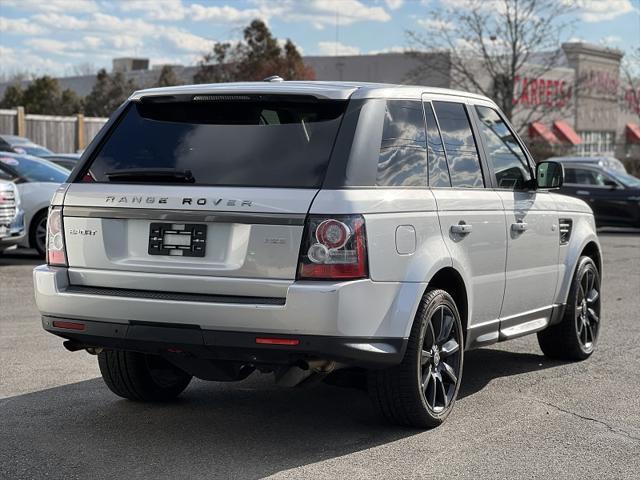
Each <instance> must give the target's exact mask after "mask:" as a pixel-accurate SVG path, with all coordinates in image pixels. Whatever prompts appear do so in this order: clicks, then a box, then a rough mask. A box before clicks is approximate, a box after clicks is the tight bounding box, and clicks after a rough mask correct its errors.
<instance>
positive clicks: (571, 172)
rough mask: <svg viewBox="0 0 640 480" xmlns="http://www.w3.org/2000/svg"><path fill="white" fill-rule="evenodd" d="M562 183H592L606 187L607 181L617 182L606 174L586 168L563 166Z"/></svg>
mask: <svg viewBox="0 0 640 480" xmlns="http://www.w3.org/2000/svg"><path fill="white" fill-rule="evenodd" d="M564 175H565V178H564V183H573V184H576V185H593V186H596V187H606V186H608V184H609V183H611V182H613V183H617V182H616V181H615V180H614V179H613V178H611V177H609V176H608V175H606V174H604V173H602V172H598V171H596V170H591V169H587V168H575V167H568V168H567V167H565V174H564Z"/></svg>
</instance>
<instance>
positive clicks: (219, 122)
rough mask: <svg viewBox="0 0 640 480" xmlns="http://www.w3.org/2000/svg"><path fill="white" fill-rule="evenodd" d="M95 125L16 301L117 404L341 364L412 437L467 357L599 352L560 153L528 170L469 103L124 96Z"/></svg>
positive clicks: (316, 90)
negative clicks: (489, 351) (193, 386)
mask: <svg viewBox="0 0 640 480" xmlns="http://www.w3.org/2000/svg"><path fill="white" fill-rule="evenodd" d="M98 135H99V137H98V139H97V141H96V142H94V143H92V146H91V147H90V148H91V151H90V152H88V153H89V154H88V155H86V156H85V160H83V163H82V164H81V165H80V166H79V168H78V169H76V170H75V172H74V173H73V174H72V175H71V177H70V179H69V181H68V183H67V184H65V185H64V186H63V187H61V188H60V189H59V190H58V192H57V193H56V194H55V196H54V198H53V201H52V207H51V210H50V216H49V223H48V238H49V241H48V245H47V247H48V254H47V255H48V257H47V258H48V262H47V265H42V266H40V267H37V268H36V269H35V272H34V277H35V290H36V293H35V294H36V301H37V305H38V308H39V309H40V312H41V313H42V322H43V327H44V328H45V329H46V330H47V331H49V332H51V333H54V334H56V335H58V336H60V337H62V338H64V339H65V340H66V341H65V342H64V345H65V346H66V348H67V349H69V350H71V351H75V350H81V349H86V350H87V351H89V352H90V353H95V354H97V355H98V364H99V366H100V371H101V373H102V377H103V379H104V381H105V383H106V385H107V386H108V387H109V388H110V389H111V390H112V391H113V392H114V393H115V394H117V395H119V396H121V397H124V398H129V399H134V400H143V401H159V400H168V399H171V398H174V397H176V396H177V395H179V394H180V393H181V392H182V391H183V390H184V389H185V388H186V387H187V385H188V384H189V382H190V380H191V378H192V377H193V376H195V377H198V378H201V379H206V380H216V381H235V380H241V379H244V378H246V377H247V376H248V375H249V374H251V373H252V372H254V371H259V372H263V373H273V374H274V378H275V380H276V381H277V382H278V383H280V384H282V385H300V384H304V383H306V382H311V381H313V380H314V379H322V378H324V377H326V376H329V375H331V374H335V372H336V371H337V370H339V369H344V368H351V369H358V371H360V372H366V375H367V378H368V389H369V393H370V395H371V398H372V400H373V403H374V404H375V405H376V406H377V407H378V409H379V410H380V411H381V412H382V414H383V415H384V416H386V417H387V418H388V419H389V420H391V421H393V422H397V423H399V424H403V425H411V426H415V427H433V426H436V425H438V424H440V423H441V422H443V421H444V420H445V418H446V417H447V416H448V415H449V413H450V412H451V409H452V408H453V405H454V403H455V400H456V397H457V394H458V389H459V387H460V381H461V378H462V372H463V364H464V356H465V350H468V349H471V348H476V347H479V346H483V345H489V344H492V343H495V342H498V341H502V340H510V339H513V338H516V337H519V336H522V335H526V334H533V333H537V335H538V341H539V344H540V346H541V348H542V351H543V352H544V353H545V354H546V355H548V356H550V357H553V358H564V359H569V360H583V359H586V358H587V357H589V356H590V355H591V353H592V352H593V351H594V349H595V347H596V344H597V340H598V335H599V331H600V302H601V297H600V282H601V277H600V272H601V264H602V261H601V252H600V246H599V243H598V238H597V235H596V231H595V222H594V219H593V215H592V212H591V209H590V208H589V206H588V205H587V204H586V203H584V202H583V201H581V200H578V199H575V198H571V197H568V196H565V195H558V194H556V193H554V192H552V191H551V190H552V189H554V188H557V187H559V186H561V184H562V168H561V166H560V164H558V163H556V162H543V163H541V164H539V165H537V167H535V166H534V165H535V164H534V162H533V160H532V158H531V157H530V155H529V153H528V152H527V150H526V148H525V147H524V145H523V143H522V141H521V140H520V139H519V138H518V136H517V134H516V133H515V131H514V130H513V128H512V127H511V126H510V125H509V122H508V121H507V120H506V119H505V117H504V115H503V114H502V113H501V112H500V111H499V109H498V107H497V106H496V104H495V103H494V102H492V101H491V100H489V99H487V98H485V97H482V96H478V95H475V94H470V93H463V92H457V91H452V90H442V89H435V88H428V87H410V86H390V85H376V84H364V83H363V84H358V83H349V82H336V83H329V82H269V83H267V82H257V83H255V82H254V83H240V84H215V85H195V86H186V87H185V86H181V87H178V88H161V89H153V90H143V91H140V92H136V93H135V94H134V95H133V96H132V97H131V98H130V99H129V101H128V102H126V103H125V104H124V105H123V106H122V107H121V108H120V109H119V110H118V111H117V112H116V113H115V114H114V115H113V116H112V119H111V120H110V122H109V124H108V125H107V126H106V127H105V128H104V129H103V130H102V131H101V133H99V134H98ZM513 361H518V360H517V358H514V360H513ZM497 408H500V405H497Z"/></svg>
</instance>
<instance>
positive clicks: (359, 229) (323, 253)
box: [298, 215, 368, 280]
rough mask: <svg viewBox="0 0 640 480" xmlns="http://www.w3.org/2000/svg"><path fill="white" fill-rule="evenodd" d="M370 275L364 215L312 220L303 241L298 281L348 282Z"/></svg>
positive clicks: (320, 217)
mask: <svg viewBox="0 0 640 480" xmlns="http://www.w3.org/2000/svg"><path fill="white" fill-rule="evenodd" d="M367 275H368V269H367V242H366V235H365V228H364V218H362V215H341V216H331V217H327V216H318V215H311V216H309V217H308V219H307V223H306V225H305V229H304V234H303V238H302V247H301V251H300V262H299V264H298V278H299V279H301V280H305V279H314V280H333V279H341V280H348V279H356V278H366V277H367Z"/></svg>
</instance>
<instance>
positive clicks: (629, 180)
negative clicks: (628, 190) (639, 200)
mask: <svg viewBox="0 0 640 480" xmlns="http://www.w3.org/2000/svg"><path fill="white" fill-rule="evenodd" d="M607 173H608V174H609V175H611V176H612V177H613V178H615V179H616V180H618V181H619V182H620V183H622V184H623V185H625V186H626V187H640V178H638V177H634V176H633V175H629V174H628V173H623V172H620V171H619V170H609V171H608V172H607Z"/></svg>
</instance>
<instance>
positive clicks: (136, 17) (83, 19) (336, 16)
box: [0, 0, 640, 76]
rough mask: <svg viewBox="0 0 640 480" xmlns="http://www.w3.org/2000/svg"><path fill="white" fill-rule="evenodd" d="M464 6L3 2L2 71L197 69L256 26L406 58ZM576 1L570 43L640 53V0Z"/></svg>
mask: <svg viewBox="0 0 640 480" xmlns="http://www.w3.org/2000/svg"><path fill="white" fill-rule="evenodd" d="M467 1H468V0H446V1H445V0H0V73H1V74H3V75H5V76H6V75H10V74H12V73H16V72H25V71H27V72H31V73H39V74H42V73H50V74H55V75H72V74H74V73H75V72H77V71H78V70H79V69H81V68H80V67H79V66H82V65H84V66H87V65H92V66H93V67H103V66H106V67H109V66H110V64H111V58H113V57H115V56H144V57H148V58H150V59H151V62H152V63H155V64H160V63H179V64H193V63H195V62H196V61H197V59H198V58H199V57H200V56H201V55H202V53H203V52H204V51H206V50H208V49H209V48H210V46H211V45H212V43H213V42H214V41H223V40H225V41H226V40H237V39H239V38H240V36H241V32H242V27H243V26H245V25H246V24H247V23H248V22H249V21H251V20H252V19H254V18H262V19H263V20H265V21H267V23H268V24H269V26H270V28H271V29H272V31H273V32H274V34H275V35H276V36H277V37H279V38H291V39H292V40H293V41H294V42H295V43H296V44H297V45H298V46H299V47H300V48H301V49H302V51H303V53H304V54H307V55H335V54H340V55H346V54H358V53H378V52H385V51H402V50H403V49H404V48H406V47H407V46H408V41H407V37H406V33H405V32H406V30H417V31H425V30H424V29H425V28H429V25H430V23H429V22H428V21H427V20H428V18H429V15H428V14H429V12H430V11H432V10H433V9H434V8H438V7H439V4H441V3H446V4H447V5H459V6H460V8H464V5H465V3H466V2H467ZM558 1H571V0H558ZM576 2H580V5H581V6H580V8H579V10H578V11H577V13H576V14H575V15H574V17H575V18H574V19H575V26H574V27H573V29H572V31H567V32H566V39H582V40H585V41H589V42H592V43H596V44H606V45H608V46H612V47H616V48H620V49H623V50H624V49H627V48H629V47H630V46H638V45H640V0H576ZM336 24H337V25H338V28H337V29H336ZM336 30H337V32H336ZM336 34H337V36H336ZM336 38H337V41H336Z"/></svg>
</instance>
